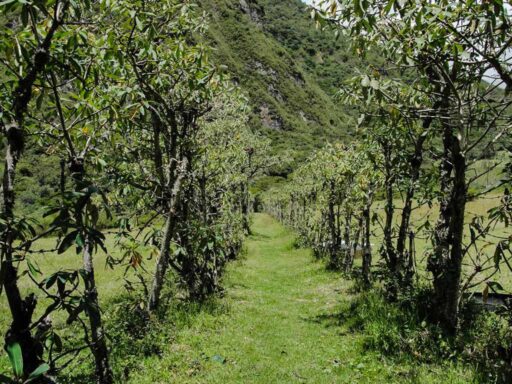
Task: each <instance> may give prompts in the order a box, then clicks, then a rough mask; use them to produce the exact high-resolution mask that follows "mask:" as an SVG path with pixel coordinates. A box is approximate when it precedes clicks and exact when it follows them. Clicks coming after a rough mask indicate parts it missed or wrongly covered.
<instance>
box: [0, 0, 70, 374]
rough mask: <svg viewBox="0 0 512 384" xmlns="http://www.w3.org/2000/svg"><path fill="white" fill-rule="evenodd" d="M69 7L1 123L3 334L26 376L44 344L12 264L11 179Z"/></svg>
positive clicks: (54, 24) (38, 53) (31, 299)
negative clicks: (6, 316) (35, 91)
mask: <svg viewBox="0 0 512 384" xmlns="http://www.w3.org/2000/svg"><path fill="white" fill-rule="evenodd" d="M68 6H69V2H66V3H64V6H63V7H61V12H60V13H57V15H56V16H57V17H55V18H54V20H53V22H52V24H51V26H50V28H49V30H48V33H47V34H46V36H45V38H44V40H42V41H41V43H40V44H39V46H38V47H37V50H36V53H35V55H34V58H33V61H32V63H30V64H31V66H30V70H29V71H28V73H27V75H26V76H25V77H24V78H21V79H20V80H19V82H18V86H17V87H16V89H15V90H14V94H13V99H14V100H13V105H12V111H13V113H14V119H13V120H12V121H11V122H10V123H9V125H8V126H5V124H4V123H3V122H0V127H1V128H2V131H3V132H5V135H6V138H7V143H6V149H5V165H4V171H3V181H2V194H3V211H2V218H3V219H4V220H5V223H6V224H5V225H6V228H5V230H4V231H3V234H2V236H1V239H0V240H1V243H2V246H1V255H0V260H1V271H0V276H1V275H3V285H4V288H5V294H6V296H7V301H8V303H9V309H10V311H11V316H12V320H13V321H12V323H11V326H10V328H9V330H8V331H7V334H6V336H5V342H6V344H11V343H19V345H20V347H21V350H22V355H23V371H24V374H25V376H28V375H29V374H30V373H31V372H32V371H34V369H36V368H37V367H38V366H39V365H40V364H41V363H42V354H43V347H42V345H41V343H40V342H39V341H37V340H36V339H35V338H34V337H33V336H32V335H31V333H30V325H31V322H32V314H33V312H34V309H35V306H36V299H35V296H34V295H29V296H28V297H26V298H25V299H22V297H21V292H20V290H19V287H18V271H17V268H16V266H15V265H14V252H13V243H14V241H15V240H16V234H15V229H14V228H13V224H14V223H13V221H14V204H15V200H16V195H15V192H14V181H15V176H16V166H17V165H18V161H19V159H20V157H21V155H22V152H23V147H24V141H25V132H24V119H25V115H26V113H27V108H28V104H29V103H30V101H31V99H32V87H33V85H34V82H35V81H36V80H37V77H38V76H39V74H40V73H41V72H42V71H43V70H44V68H45V67H46V65H47V63H48V61H49V58H50V47H51V44H52V40H53V36H54V34H55V32H56V31H57V29H58V28H59V27H60V25H61V22H62V17H63V15H64V13H65V12H66V10H67V7H68Z"/></svg>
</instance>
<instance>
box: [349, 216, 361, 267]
mask: <svg viewBox="0 0 512 384" xmlns="http://www.w3.org/2000/svg"><path fill="white" fill-rule="evenodd" d="M362 231H363V217H362V216H360V217H359V220H358V223H357V231H356V233H355V235H354V242H353V243H352V247H350V254H349V258H348V259H347V262H346V264H345V273H350V272H351V271H352V267H353V266H354V259H355V257H356V253H357V248H358V247H359V239H360V237H361V232H362Z"/></svg>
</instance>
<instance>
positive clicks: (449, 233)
mask: <svg viewBox="0 0 512 384" xmlns="http://www.w3.org/2000/svg"><path fill="white" fill-rule="evenodd" d="M443 145H444V154H443V159H442V163H441V190H442V191H443V196H442V199H441V205H440V215H439V220H438V222H437V225H436V228H435V233H434V253H433V254H432V256H431V257H430V258H429V260H428V268H429V270H430V271H431V272H432V274H433V278H434V279H433V285H434V310H435V315H436V318H437V320H438V321H439V322H440V323H441V324H442V325H443V327H444V328H445V329H446V330H447V331H448V332H451V333H455V332H456V330H457V325H458V308H459V299H460V278H461V270H462V256H463V254H462V237H463V232H464V212H465V206H466V178H465V173H466V159H465V157H464V154H463V153H462V151H461V145H460V141H459V139H458V138H456V137H455V135H454V132H453V128H452V126H450V125H449V124H448V123H445V124H444V126H443Z"/></svg>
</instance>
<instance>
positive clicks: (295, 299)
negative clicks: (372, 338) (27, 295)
mask: <svg viewBox="0 0 512 384" xmlns="http://www.w3.org/2000/svg"><path fill="white" fill-rule="evenodd" d="M253 230H254V234H253V235H252V236H251V237H250V238H249V239H248V240H247V255H246V257H245V258H243V259H242V260H240V261H237V262H234V263H232V264H231V265H230V266H229V269H228V271H227V275H226V278H225V281H224V285H225V288H226V291H225V295H224V297H222V298H217V299H214V300H212V301H211V302H209V303H207V304H205V305H203V306H194V305H184V304H178V303H176V305H174V306H171V310H170V311H169V314H168V318H167V319H165V320H164V321H163V323H162V324H160V327H163V329H162V331H161V332H160V333H159V334H155V333H154V332H153V333H151V334H150V336H147V337H154V338H155V339H157V340H155V342H157V343H158V344H159V348H158V349H159V353H158V354H146V355H145V354H144V353H142V352H141V351H132V352H133V353H134V354H135V358H134V357H133V356H130V367H131V368H130V371H129V372H127V373H128V377H127V378H126V379H122V382H128V383H138V384H139V383H140V384H144V383H152V384H153V383H170V382H175V383H212V384H214V383H222V384H227V383H262V384H263V383H265V384H268V383H356V382H357V383H411V382H412V383H414V382H416V383H468V382H472V381H473V380H474V379H473V370H472V369H470V367H467V366H463V365H460V364H455V363H448V362H447V363H443V364H441V365H439V364H430V365H427V364H420V363H419V362H417V361H415V360H414V358H412V357H406V358H400V359H397V358H395V359H391V358H386V357H385V356H383V355H382V354H380V353H378V352H375V351H372V350H367V349H365V345H366V344H367V343H366V342H365V341H366V335H365V334H364V331H353V330H351V328H350V327H349V325H348V324H345V323H344V322H343V320H342V319H343V314H346V313H348V312H349V307H350V304H351V302H352V301H353V299H354V298H355V297H354V296H353V293H351V290H350V288H351V285H352V283H351V282H349V281H346V280H343V279H342V278H341V277H340V276H339V275H338V274H335V273H332V272H327V271H326V270H325V267H324V265H323V263H320V262H315V261H313V258H312V256H311V252H310V251H309V250H307V249H295V248H294V246H293V244H294V234H293V233H292V232H291V231H289V230H288V229H286V228H284V227H283V226H281V225H280V224H278V223H277V222H276V221H275V220H274V219H272V218H271V217H269V216H267V215H255V217H254V225H253ZM78 260H79V259H78V257H77V256H75V255H73V254H69V255H65V256H63V257H61V256H51V257H47V258H45V259H44V260H41V262H40V264H41V267H42V268H43V269H45V270H46V269H48V270H49V269H54V268H59V267H63V266H71V265H72V264H75V263H76V262H77V261H78ZM103 262H104V260H102V257H99V258H98V260H97V275H98V284H99V292H100V296H101V297H102V298H103V302H104V303H106V304H105V306H104V308H105V317H106V319H107V324H109V321H111V319H112V318H113V317H115V316H113V311H114V309H115V308H116V307H115V304H114V303H113V302H112V299H113V298H114V297H116V295H119V294H121V293H122V292H123V291H124V289H123V288H122V278H121V273H120V271H118V270H117V271H115V272H114V273H112V272H111V271H109V270H105V269H104V268H103V265H102V263H103ZM1 302H2V306H1V307H0V311H1V313H2V318H1V323H0V325H1V329H0V332H1V333H2V334H3V333H4V332H5V330H6V326H7V324H8V321H7V317H8V315H7V312H6V306H5V298H4V297H2V298H1ZM117 308H118V307H117ZM151 335H152V336H151ZM150 341H151V340H150ZM118 342H119V340H118ZM116 345H117V347H118V348H119V344H116V340H112V346H113V348H114V355H115V358H113V360H114V364H115V370H116V372H122V371H123V368H124V366H125V364H127V360H128V357H126V359H124V358H123V356H119V355H118V354H117V355H116V353H115V349H116ZM137 354H138V355H137ZM0 361H1V364H0V368H4V369H7V367H8V365H7V357H6V355H5V353H4V354H2V355H0ZM86 369H88V366H87V365H82V366H79V367H77V368H76V370H77V371H80V370H81V371H85V370H86ZM74 373H76V372H74ZM82 380H84V379H82ZM73 382H75V383H77V382H83V383H86V382H88V381H87V379H85V381H78V380H76V379H75V380H74V381H73Z"/></svg>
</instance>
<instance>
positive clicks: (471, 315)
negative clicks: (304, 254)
mask: <svg viewBox="0 0 512 384" xmlns="http://www.w3.org/2000/svg"><path fill="white" fill-rule="evenodd" d="M350 290H351V291H353V292H357V289H350ZM428 296H429V295H428V290H427V289H425V288H419V289H417V290H416V291H415V292H413V293H411V296H409V297H407V298H404V299H403V300H402V301H400V302H396V303H390V302H388V301H387V300H386V299H385V298H384V294H383V292H382V290H379V289H373V290H370V291H367V292H359V293H357V294H356V295H355V296H354V297H353V298H352V299H351V300H350V301H345V300H344V301H342V302H341V303H340V305H339V307H338V308H337V309H336V311H333V312H332V313H321V314H319V315H317V316H314V317H310V318H307V319H304V320H305V321H308V322H312V323H317V324H322V325H324V326H325V327H336V328H339V330H340V333H341V334H346V333H347V332H348V333H351V334H354V335H359V336H361V341H362V344H361V347H362V348H363V350H366V351H374V352H378V353H379V354H381V355H383V356H386V358H387V359H389V360H390V361H392V362H393V364H396V365H404V366H405V365H409V366H410V365H412V366H413V367H414V366H420V365H424V364H427V365H432V366H444V365H446V364H447V363H451V364H454V365H462V366H463V367H464V369H466V368H467V372H469V374H470V375H472V376H473V377H472V380H473V382H477V383H502V384H504V383H511V382H512V364H511V363H512V328H511V327H510V325H509V323H508V321H507V319H506V318H503V317H500V316H499V315H498V314H496V313H488V312H485V311H482V310H476V309H475V308H474V307H472V306H470V305H466V306H464V307H463V310H462V311H461V317H462V319H461V329H460V331H459V333H458V334H457V335H456V336H455V337H453V336H448V335H447V334H445V333H444V332H443V330H442V328H441V327H439V325H438V324H436V323H432V322H430V321H429V319H428V318H429V315H428V312H429V311H428V308H430V306H429V305H428V303H427V302H426V301H425V300H426V298H428Z"/></svg>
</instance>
